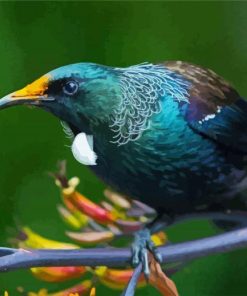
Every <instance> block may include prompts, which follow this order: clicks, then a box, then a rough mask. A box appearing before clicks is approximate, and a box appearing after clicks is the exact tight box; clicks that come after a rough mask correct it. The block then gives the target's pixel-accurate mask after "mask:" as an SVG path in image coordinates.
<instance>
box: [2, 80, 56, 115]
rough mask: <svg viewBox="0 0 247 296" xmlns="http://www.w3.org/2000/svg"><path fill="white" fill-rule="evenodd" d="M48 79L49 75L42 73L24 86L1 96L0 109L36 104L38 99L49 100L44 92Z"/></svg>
mask: <svg viewBox="0 0 247 296" xmlns="http://www.w3.org/2000/svg"><path fill="white" fill-rule="evenodd" d="M49 80H50V76H49V75H44V76H42V77H41V78H39V79H37V80H35V81H34V82H33V83H31V84H28V85H27V86H26V87H24V88H22V89H20V90H18V91H15V92H13V93H11V94H9V95H7V96H5V97H3V98H2V99H1V100H0V109H4V108H7V107H9V106H13V105H20V104H32V105H38V104H39V102H40V101H44V100H46V101H50V100H51V99H50V98H49V97H48V95H47V94H46V90H47V89H48V83H49Z"/></svg>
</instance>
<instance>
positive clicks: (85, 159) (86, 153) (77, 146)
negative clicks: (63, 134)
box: [71, 133, 97, 165]
mask: <svg viewBox="0 0 247 296" xmlns="http://www.w3.org/2000/svg"><path fill="white" fill-rule="evenodd" d="M71 150H72V153H73V155H74V158H75V159H76V160H77V161H78V162H80V163H82V164H84V165H96V160H97V155H96V153H95V152H94V151H93V136H92V135H86V134H85V133H79V134H78V135H76V137H75V138H74V141H73V144H72V147H71Z"/></svg>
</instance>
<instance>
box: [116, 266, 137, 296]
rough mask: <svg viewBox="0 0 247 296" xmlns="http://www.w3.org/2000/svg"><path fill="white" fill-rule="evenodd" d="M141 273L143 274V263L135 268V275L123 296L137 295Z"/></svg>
mask: <svg viewBox="0 0 247 296" xmlns="http://www.w3.org/2000/svg"><path fill="white" fill-rule="evenodd" d="M141 273H142V263H139V265H138V266H137V267H136V268H135V270H134V272H133V275H132V277H131V279H130V281H129V282H128V285H127V286H126V288H125V289H124V291H123V292H122V294H121V296H133V295H135V289H136V285H137V283H138V279H139V277H140V275H141Z"/></svg>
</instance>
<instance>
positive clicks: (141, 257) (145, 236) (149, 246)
mask: <svg viewBox="0 0 247 296" xmlns="http://www.w3.org/2000/svg"><path fill="white" fill-rule="evenodd" d="M148 251H149V252H151V253H152V254H153V256H154V258H155V259H156V260H157V261H158V262H159V263H161V261H162V257H161V254H160V253H159V252H158V250H157V249H156V247H155V245H154V243H153V241H152V239H151V233H150V230H149V229H148V228H144V229H141V230H139V231H138V232H137V233H136V234H135V239H134V243H133V244H132V265H133V266H134V267H136V266H137V265H138V264H139V263H142V267H143V273H144V275H145V276H146V278H148V276H149V274H150V270H149V262H148Z"/></svg>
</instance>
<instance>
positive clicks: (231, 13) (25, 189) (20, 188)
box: [0, 1, 247, 296]
mask: <svg viewBox="0 0 247 296" xmlns="http://www.w3.org/2000/svg"><path fill="white" fill-rule="evenodd" d="M246 28H247V2H126V1H124V2H30V1H29V2H9V3H7V2H0V67H1V68H0V69H1V72H0V83H1V88H0V96H3V95H5V94H7V93H9V92H11V91H13V90H16V89H19V88H21V87H22V86H24V85H26V84H27V83H29V82H31V81H32V80H33V79H35V78H37V77H39V76H40V75H41V74H44V73H46V72H48V71H49V70H51V69H53V68H56V67H58V66H61V65H65V64H70V63H74V62H82V61H91V62H96V63H101V64H107V65H112V66H127V65H132V64H137V63H141V62H144V61H150V62H155V61H162V60H169V59H175V60H176V59H180V60H186V61H191V62H194V63H198V64H201V65H204V66H206V67H209V68H212V69H213V70H215V71H216V72H218V73H219V74H221V75H222V76H224V77H225V78H227V79H228V80H230V81H232V83H233V84H234V85H235V86H236V87H237V89H238V90H239V91H240V93H241V94H242V95H243V96H247V84H246V79H247V37H246V36H247V35H246ZM0 135H1V149H0V245H2V246H8V243H7V238H8V237H9V236H11V235H13V234H11V232H13V229H15V228H16V225H17V224H20V223H21V224H28V225H29V226H31V227H32V228H33V230H35V231H37V232H39V233H40V234H42V235H45V236H47V237H49V238H55V239H61V240H66V238H65V235H64V230H65V227H64V224H63V223H62V222H61V220H60V218H59V215H58V213H57V211H56V209H55V206H56V204H57V203H58V202H59V200H60V196H59V192H58V190H57V188H56V187H55V186H54V184H53V181H52V180H51V179H50V178H49V177H48V176H47V174H46V172H47V171H50V170H54V169H55V167H56V162H57V160H59V159H67V160H68V170H69V173H70V175H78V176H79V177H80V178H81V184H80V190H81V191H82V192H83V193H84V194H85V195H87V196H89V197H92V198H94V199H96V200H99V199H100V198H102V189H103V188H104V186H103V184H102V183H100V182H99V181H98V180H97V179H96V178H95V177H94V176H93V175H92V174H91V172H90V171H89V170H88V169H87V168H85V167H83V166H81V165H79V164H78V163H77V162H76V161H75V160H74V159H73V157H72V155H71V153H70V149H69V148H67V147H66V145H68V144H69V143H68V141H67V140H66V139H65V137H64V134H63V131H62V128H61V126H60V123H59V121H58V120H57V119H56V118H54V117H52V116H51V115H50V114H48V113H45V112H43V111H41V110H35V109H33V110H31V109H28V108H26V107H16V108H12V109H8V110H4V111H1V113H0ZM213 233H215V229H214V228H213V227H211V226H210V224H209V223H207V222H200V223H186V224H184V225H181V226H179V227H176V228H172V229H171V230H169V231H168V234H169V237H170V239H171V240H172V241H182V240H188V239H193V238H198V237H202V236H207V235H210V234H213ZM246 266H247V250H246V251H245V250H241V251H236V252H232V253H230V254H224V255H217V256H212V257H208V258H203V259H200V260H197V261H195V262H194V263H192V264H190V265H188V267H187V268H185V269H184V270H183V271H182V272H179V273H178V274H176V275H175V276H173V279H174V281H175V282H176V284H177V287H178V290H179V291H180V294H181V295H189V296H192V295H197V296H198V295H210V296H213V295H217V296H219V295H246V294H247V287H246V280H247V274H246ZM75 282H76V281H75ZM71 284H72V282H70V283H68V284H67V285H71ZM17 286H23V287H24V288H25V289H26V290H38V289H39V288H42V287H47V288H49V289H50V291H55V290H56V289H57V288H63V287H65V286H66V285H64V284H62V285H56V284H49V285H48V284H47V285H45V284H44V283H43V282H40V281H39V280H36V279H34V278H33V277H32V276H31V274H30V273H29V271H25V270H24V271H15V272H11V273H8V274H1V275H0V296H2V295H3V291H4V290H5V289H7V290H9V292H10V295H11V296H13V295H19V294H18V293H17V292H16V287H17ZM106 293H107V294H108V295H119V294H120V293H119V292H116V291H111V290H108V289H107V288H100V289H99V290H98V292H97V295H105V294H106ZM137 295H158V294H157V292H156V291H155V290H154V289H153V288H150V287H148V288H145V289H142V290H139V291H138V293H137Z"/></svg>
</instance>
